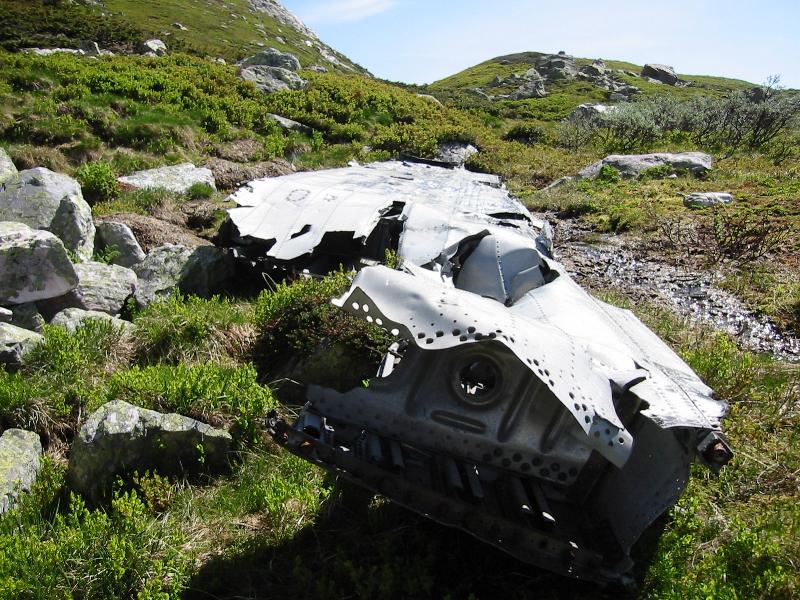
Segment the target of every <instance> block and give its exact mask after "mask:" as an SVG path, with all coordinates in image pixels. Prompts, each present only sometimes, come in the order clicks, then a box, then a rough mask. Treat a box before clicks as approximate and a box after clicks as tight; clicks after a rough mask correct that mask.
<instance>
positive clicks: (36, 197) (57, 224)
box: [0, 167, 95, 260]
mask: <svg viewBox="0 0 800 600" xmlns="http://www.w3.org/2000/svg"><path fill="white" fill-rule="evenodd" d="M0 221H16V222H17V223H25V224H26V225H28V226H30V227H32V228H34V229H45V230H47V231H50V232H51V233H54V234H55V235H57V236H58V237H59V238H60V239H61V241H62V242H63V243H64V246H65V247H66V248H67V249H69V250H71V251H72V252H74V253H75V254H76V255H77V256H78V258H79V259H81V260H89V259H91V257H92V252H93V251H94V233H95V229H94V222H93V221H92V209H91V208H89V205H88V204H87V203H86V201H85V200H84V199H83V194H81V187H80V185H78V182H77V181H75V180H74V179H73V178H72V177H68V176H66V175H63V174H61V173H54V172H53V171H51V170H50V169H45V168H42V167H37V168H35V169H28V170H26V171H20V172H19V173H17V174H16V175H12V176H10V177H8V178H7V179H5V180H4V181H1V182H0Z"/></svg>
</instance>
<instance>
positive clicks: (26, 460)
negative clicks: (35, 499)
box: [0, 429, 42, 513]
mask: <svg viewBox="0 0 800 600" xmlns="http://www.w3.org/2000/svg"><path fill="white" fill-rule="evenodd" d="M41 464H42V442H41V441H40V440H39V436H38V435H37V434H35V433H33V432H32V431H25V430H23V429H6V430H5V431H4V432H3V435H2V436H0V513H4V512H6V511H7V510H9V509H10V508H11V507H12V505H13V504H14V501H15V500H16V499H17V497H18V494H19V492H20V490H25V491H28V490H30V489H31V486H32V485H33V482H34V481H36V475H37V474H38V473H39V468H40V467H41Z"/></svg>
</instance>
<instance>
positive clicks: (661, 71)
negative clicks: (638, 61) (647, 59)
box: [641, 64, 680, 85]
mask: <svg viewBox="0 0 800 600" xmlns="http://www.w3.org/2000/svg"><path fill="white" fill-rule="evenodd" d="M641 76H642V77H646V78H648V79H653V80H655V81H658V82H661V83H666V84H667V85H677V84H678V83H679V82H680V78H679V77H678V75H677V74H676V73H675V69H673V68H672V67H668V66H667V65H656V64H647V65H645V66H644V67H642V73H641Z"/></svg>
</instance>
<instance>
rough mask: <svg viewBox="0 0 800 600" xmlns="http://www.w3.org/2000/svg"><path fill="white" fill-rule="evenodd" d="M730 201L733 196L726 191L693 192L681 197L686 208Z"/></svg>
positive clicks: (728, 202)
mask: <svg viewBox="0 0 800 600" xmlns="http://www.w3.org/2000/svg"><path fill="white" fill-rule="evenodd" d="M732 202H733V196H732V195H731V194H729V193H727V192H694V193H692V194H689V195H688V196H686V197H685V198H684V199H683V204H684V206H686V207H687V208H709V207H710V206H719V205H720V204H731V203H732Z"/></svg>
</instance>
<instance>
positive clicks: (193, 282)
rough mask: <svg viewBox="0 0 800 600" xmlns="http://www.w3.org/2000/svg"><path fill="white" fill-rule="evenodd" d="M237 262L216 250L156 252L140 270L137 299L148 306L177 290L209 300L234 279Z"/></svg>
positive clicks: (177, 248)
mask: <svg viewBox="0 0 800 600" xmlns="http://www.w3.org/2000/svg"><path fill="white" fill-rule="evenodd" d="M234 268H235V265H234V262H233V258H232V257H231V256H230V255H229V254H227V253H226V252H223V251H222V250H220V249H219V248H215V247H214V246H201V247H199V248H195V249H194V250H192V249H190V248H186V247H185V246H178V245H175V244H165V245H164V246H159V247H158V248H154V249H153V250H152V251H151V252H150V253H149V254H148V255H147V258H145V260H144V261H143V262H142V263H140V264H139V265H137V266H136V268H135V271H136V275H137V276H138V277H139V284H138V287H137V288H136V292H135V293H134V298H135V299H136V302H137V303H138V304H139V305H140V306H147V305H148V304H151V303H152V302H153V301H155V300H156V299H157V298H160V297H163V296H167V295H169V294H171V293H172V291H173V290H175V289H176V288H178V289H180V290H181V291H183V292H185V293H187V294H195V295H197V296H203V297H208V296H211V295H212V294H214V293H215V292H218V291H219V290H220V289H221V288H222V287H223V286H224V285H225V284H226V283H227V282H228V281H229V280H230V278H231V277H233V272H234Z"/></svg>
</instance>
